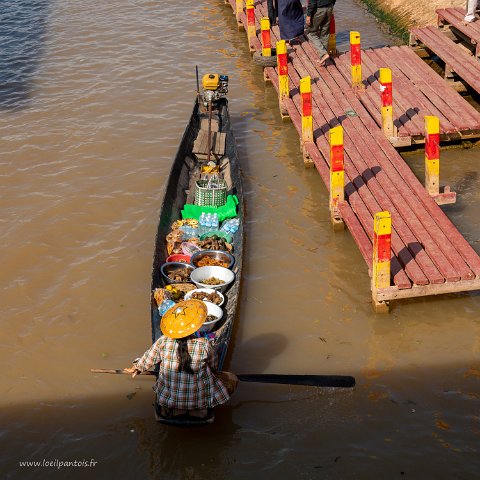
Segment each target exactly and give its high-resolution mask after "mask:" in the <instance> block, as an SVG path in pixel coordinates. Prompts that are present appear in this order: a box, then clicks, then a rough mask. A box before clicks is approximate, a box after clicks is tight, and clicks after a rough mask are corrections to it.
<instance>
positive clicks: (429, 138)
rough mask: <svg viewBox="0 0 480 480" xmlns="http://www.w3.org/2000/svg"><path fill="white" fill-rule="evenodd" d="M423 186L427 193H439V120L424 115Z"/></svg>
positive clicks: (433, 194)
mask: <svg viewBox="0 0 480 480" xmlns="http://www.w3.org/2000/svg"><path fill="white" fill-rule="evenodd" d="M425 188H426V190H427V192H428V194H429V195H432V196H435V195H438V194H439V193H440V121H439V120H438V117H433V116H426V117H425Z"/></svg>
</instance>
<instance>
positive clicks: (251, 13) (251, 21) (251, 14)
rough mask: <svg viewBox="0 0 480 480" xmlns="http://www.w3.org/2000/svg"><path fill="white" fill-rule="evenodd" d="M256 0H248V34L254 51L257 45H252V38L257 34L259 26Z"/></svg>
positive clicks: (251, 48)
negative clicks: (256, 20)
mask: <svg viewBox="0 0 480 480" xmlns="http://www.w3.org/2000/svg"><path fill="white" fill-rule="evenodd" d="M254 1H255V0H246V6H247V36H248V45H249V47H250V51H251V52H254V51H255V47H253V46H252V39H254V38H255V37H256V36H257V27H256V25H255V5H254Z"/></svg>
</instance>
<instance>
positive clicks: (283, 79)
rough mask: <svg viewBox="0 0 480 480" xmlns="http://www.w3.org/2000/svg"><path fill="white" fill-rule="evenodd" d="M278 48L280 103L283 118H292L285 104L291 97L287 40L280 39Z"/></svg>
mask: <svg viewBox="0 0 480 480" xmlns="http://www.w3.org/2000/svg"><path fill="white" fill-rule="evenodd" d="M276 49H277V67H278V99H279V104H280V114H281V115H282V119H286V118H290V117H289V115H288V112H287V108H286V106H285V99H286V98H289V97H290V88H289V85H288V57H287V44H286V42H285V40H280V41H279V42H277V45H276Z"/></svg>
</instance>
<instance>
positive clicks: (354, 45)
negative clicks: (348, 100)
mask: <svg viewBox="0 0 480 480" xmlns="http://www.w3.org/2000/svg"><path fill="white" fill-rule="evenodd" d="M350 61H351V64H352V87H353V88H361V87H362V86H363V83H362V51H361V49H360V33H359V32H350Z"/></svg>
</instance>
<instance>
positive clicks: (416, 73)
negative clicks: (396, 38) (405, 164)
mask: <svg viewBox="0 0 480 480" xmlns="http://www.w3.org/2000/svg"><path fill="white" fill-rule="evenodd" d="M452 45H453V46H455V45H454V44H453V42H452ZM458 48H459V47H458ZM336 63H337V67H338V69H339V70H340V71H341V72H342V74H343V76H344V77H345V79H346V80H347V82H348V81H349V79H350V75H351V73H350V71H351V66H350V65H351V63H350V52H349V53H345V54H343V55H340V57H338V58H337V59H336ZM381 67H382V68H384V67H386V68H390V69H391V71H392V80H393V115H394V124H395V126H396V127H397V128H398V135H399V137H400V139H399V142H398V145H399V146H402V145H405V144H407V145H408V144H409V143H423V141H424V131H425V126H424V116H425V115H435V116H437V117H438V118H439V119H440V132H441V140H442V141H444V142H446V141H450V140H460V139H467V138H479V137H480V112H477V110H475V108H474V107H473V106H471V105H470V104H468V103H467V102H465V100H464V99H463V98H462V96H461V95H459V94H458V93H457V92H456V91H454V90H453V89H452V88H451V87H450V86H449V85H448V83H447V82H445V81H444V80H443V79H442V78H441V77H440V76H439V75H437V74H436V73H434V72H433V71H432V69H431V68H430V67H429V66H428V65H427V64H426V63H425V62H424V61H423V60H422V59H421V58H420V57H419V56H418V55H417V54H416V53H415V52H414V51H413V50H412V49H411V48H409V47H407V46H401V47H384V48H376V49H369V50H364V51H362V70H363V77H364V79H365V80H364V82H363V83H364V85H365V87H366V88H365V90H363V91H362V90H359V92H358V93H359V95H358V97H359V99H360V101H361V102H362V104H363V105H364V106H365V108H366V109H367V110H368V112H369V113H370V115H371V116H372V118H373V119H374V120H375V122H376V123H377V125H378V126H381V124H382V123H381V122H382V118H381V113H380V105H381V102H380V88H379V83H378V69H379V68H381ZM479 67H480V64H479ZM473 75H474V72H472V76H473ZM477 80H478V78H477Z"/></svg>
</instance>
